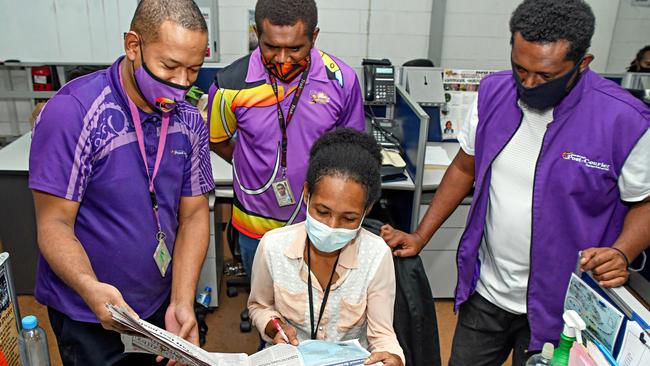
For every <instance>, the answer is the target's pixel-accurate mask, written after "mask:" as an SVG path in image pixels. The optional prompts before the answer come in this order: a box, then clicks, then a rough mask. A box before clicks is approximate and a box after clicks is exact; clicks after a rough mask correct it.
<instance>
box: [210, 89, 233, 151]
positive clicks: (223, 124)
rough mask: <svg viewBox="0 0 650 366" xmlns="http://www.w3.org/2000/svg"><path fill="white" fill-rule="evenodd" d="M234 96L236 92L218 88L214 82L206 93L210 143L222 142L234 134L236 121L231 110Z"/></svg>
mask: <svg viewBox="0 0 650 366" xmlns="http://www.w3.org/2000/svg"><path fill="white" fill-rule="evenodd" d="M236 96H237V91H236V90H229V89H222V88H219V86H218V85H217V84H216V82H215V83H213V84H212V85H211V86H210V90H209V91H208V121H209V123H210V142H214V143H220V142H224V141H226V140H229V139H231V138H232V137H233V135H234V134H235V130H236V129H237V119H236V118H235V112H234V110H233V101H234V99H235V97H236Z"/></svg>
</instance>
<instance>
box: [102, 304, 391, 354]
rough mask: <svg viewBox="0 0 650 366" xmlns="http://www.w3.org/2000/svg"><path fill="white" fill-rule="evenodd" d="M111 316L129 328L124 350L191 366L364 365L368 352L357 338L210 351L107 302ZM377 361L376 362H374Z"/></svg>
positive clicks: (124, 339)
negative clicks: (249, 350) (251, 350)
mask: <svg viewBox="0 0 650 366" xmlns="http://www.w3.org/2000/svg"><path fill="white" fill-rule="evenodd" d="M107 307H108V310H109V311H110V313H111V316H112V317H113V319H114V320H115V321H116V322H117V323H119V324H121V325H122V326H124V327H125V328H127V329H128V331H129V334H122V336H121V337H122V343H124V352H144V353H151V354H155V355H159V356H163V357H165V358H168V359H172V360H176V361H179V362H180V363H183V364H186V365H190V366H354V365H363V363H364V361H365V360H366V358H368V356H369V355H370V353H369V352H368V351H367V350H366V349H365V348H363V347H362V346H361V345H360V344H359V341H358V340H356V339H354V340H349V341H343V342H326V341H317V340H314V341H311V340H310V341H304V342H302V343H301V344H300V345H299V346H297V347H296V346H292V345H289V344H277V345H274V346H272V347H269V348H267V349H264V350H262V351H260V352H257V353H255V354H253V355H250V356H248V355H247V354H245V353H210V352H207V351H205V350H203V349H201V348H200V347H197V346H196V345H194V344H192V343H190V342H188V341H186V340H184V339H182V338H180V337H178V336H176V335H174V334H172V333H170V332H168V331H166V330H164V329H161V328H159V327H156V326H155V325H153V324H151V323H148V322H146V321H144V320H142V319H136V318H134V317H133V316H132V315H131V314H130V313H129V312H128V311H127V310H126V309H125V308H118V307H115V306H112V305H107ZM377 365H379V364H377Z"/></svg>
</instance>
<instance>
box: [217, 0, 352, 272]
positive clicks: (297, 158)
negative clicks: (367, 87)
mask: <svg viewBox="0 0 650 366" xmlns="http://www.w3.org/2000/svg"><path fill="white" fill-rule="evenodd" d="M317 22H318V14H317V9H316V3H315V2H314V0H259V1H258V2H257V4H256V6H255V23H256V31H257V36H258V38H259V47H258V48H257V49H255V51H253V52H252V53H251V54H250V55H247V56H245V57H243V58H241V59H239V60H237V61H235V62H234V63H233V64H232V65H230V66H228V67H226V68H225V69H223V70H221V71H220V72H219V73H218V74H217V77H216V78H215V83H214V85H212V87H211V88H210V93H209V94H210V97H209V105H208V116H209V118H208V119H209V121H210V143H211V144H210V145H211V148H212V149H213V150H214V151H215V152H216V153H217V154H219V156H221V157H222V158H224V159H225V160H226V161H229V162H232V165H233V172H234V174H233V177H234V181H233V190H234V195H235V197H234V203H233V210H232V224H233V226H234V227H235V228H236V229H237V230H238V231H239V233H240V235H239V244H240V248H241V254H242V261H243V262H244V268H245V269H246V273H248V274H250V273H251V268H252V266H253V256H254V255H255V250H256V249H257V245H258V243H259V239H260V238H261V237H262V236H263V235H264V234H265V233H266V232H267V231H269V230H271V229H275V228H278V227H282V226H285V225H290V224H293V223H297V222H300V221H303V220H304V219H305V205H304V203H303V197H302V192H303V184H304V182H305V177H306V173H307V162H308V160H309V150H310V149H311V146H312V144H313V143H314V142H315V141H316V140H317V139H318V137H320V136H321V135H322V134H324V133H325V132H327V131H330V130H333V129H335V128H339V127H349V128H354V129H357V130H360V131H363V130H364V127H365V118H364V113H363V100H362V98H361V88H360V86H359V82H358V80H357V76H356V73H355V72H354V70H353V69H352V68H350V67H349V66H348V65H346V64H344V63H343V62H342V61H341V60H339V59H337V58H336V57H334V56H331V55H329V54H327V53H324V52H322V51H320V50H318V49H316V48H315V47H314V44H315V42H316V38H317V36H318V31H319V29H318V28H317V27H316V24H317Z"/></svg>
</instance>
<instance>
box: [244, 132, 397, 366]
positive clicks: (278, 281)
mask: <svg viewBox="0 0 650 366" xmlns="http://www.w3.org/2000/svg"><path fill="white" fill-rule="evenodd" d="M380 168H381V152H380V148H379V146H378V145H377V143H376V142H375V140H374V139H373V138H372V137H371V136H369V135H367V134H363V133H360V132H357V131H354V130H350V129H338V130H335V131H333V132H330V133H327V134H325V135H323V136H322V137H321V138H320V139H318V141H316V143H315V144H314V146H313V147H312V149H311V152H310V157H309V168H308V171H307V181H306V183H305V187H304V196H305V197H306V203H307V218H306V221H305V222H303V223H300V224H295V225H291V226H286V227H283V228H279V229H275V230H272V231H270V232H268V233H267V234H266V235H264V237H263V238H262V240H261V242H260V245H259V247H258V249H257V253H256V255H255V260H254V262H253V274H252V283H251V293H250V297H249V299H248V309H249V311H250V317H251V319H252V321H253V324H255V326H256V327H257V329H258V330H259V331H260V334H261V335H262V338H264V340H266V341H267V342H268V343H273V344H276V343H284V340H283V337H282V335H281V334H280V333H279V332H278V331H277V330H276V328H275V327H274V324H273V321H272V320H273V319H274V318H278V321H279V323H280V325H281V326H282V329H283V330H284V332H285V333H286V335H287V337H288V340H289V342H291V343H293V344H298V342H299V341H303V340H307V339H319V340H328V341H342V340H348V339H355V338H358V339H359V342H360V343H361V344H362V345H363V346H364V347H366V348H368V350H369V351H370V352H372V354H371V356H370V357H369V359H368V361H366V363H367V364H370V363H375V362H383V364H385V365H403V360H404V353H403V351H402V348H401V347H400V345H399V343H398V341H397V337H396V335H395V331H394V330H393V306H394V303H395V272H394V268H393V258H392V256H391V252H390V249H389V248H388V246H387V245H386V243H385V242H384V241H383V240H382V239H381V238H380V237H379V236H376V235H374V234H372V233H370V232H368V231H366V230H365V229H361V222H362V221H363V218H364V216H365V215H366V213H367V212H368V211H369V210H370V208H371V206H372V204H373V203H374V202H375V201H376V200H377V199H378V198H379V195H380V193H381V179H380V173H379V170H380ZM310 274H311V275H310Z"/></svg>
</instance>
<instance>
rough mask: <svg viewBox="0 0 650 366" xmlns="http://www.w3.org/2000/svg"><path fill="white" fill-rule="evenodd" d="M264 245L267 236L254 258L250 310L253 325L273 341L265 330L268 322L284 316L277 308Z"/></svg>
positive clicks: (249, 298)
mask: <svg viewBox="0 0 650 366" xmlns="http://www.w3.org/2000/svg"><path fill="white" fill-rule="evenodd" d="M264 247H265V238H264V237H262V240H260V244H259V246H258V248H257V251H256V255H255V258H254V259H253V270H252V272H253V273H252V275H251V292H250V295H248V312H249V315H250V318H251V321H252V322H253V325H255V328H257V330H258V331H259V332H260V335H261V336H262V339H264V340H265V341H267V342H271V341H272V339H271V338H269V336H268V335H266V333H265V332H264V330H265V329H266V324H268V322H269V321H270V320H271V319H272V318H274V317H276V318H281V319H283V318H282V315H281V314H280V313H279V312H278V311H277V310H276V309H275V292H274V287H273V278H272V277H271V272H270V271H269V267H268V264H267V258H266V251H265V250H264Z"/></svg>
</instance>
